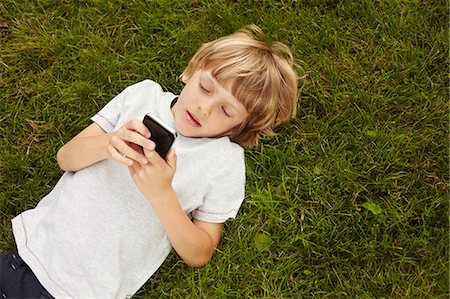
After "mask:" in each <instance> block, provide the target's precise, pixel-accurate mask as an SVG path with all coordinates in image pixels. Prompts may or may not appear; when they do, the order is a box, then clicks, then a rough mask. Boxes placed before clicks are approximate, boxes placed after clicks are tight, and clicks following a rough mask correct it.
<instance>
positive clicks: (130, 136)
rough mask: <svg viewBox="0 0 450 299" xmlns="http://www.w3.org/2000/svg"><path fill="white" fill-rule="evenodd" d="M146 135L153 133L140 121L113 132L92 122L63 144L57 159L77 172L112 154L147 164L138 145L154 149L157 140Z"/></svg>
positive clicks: (121, 159)
mask: <svg viewBox="0 0 450 299" xmlns="http://www.w3.org/2000/svg"><path fill="white" fill-rule="evenodd" d="M145 136H150V132H149V131H148V129H147V127H145V125H144V124H142V122H141V121H139V120H132V121H129V122H128V123H126V124H124V125H123V126H122V127H121V128H120V129H119V130H117V131H114V132H111V133H107V132H105V131H104V130H103V129H102V128H101V127H100V126H99V125H98V124H96V123H92V124H91V125H89V126H88V127H86V128H85V129H84V130H83V131H81V132H80V133H78V134H77V135H76V136H75V137H74V138H72V139H71V140H70V141H69V142H67V143H66V144H65V145H63V146H62V147H61V148H60V149H59V151H58V153H57V155H56V159H57V161H58V165H59V167H60V168H61V169H62V170H65V171H77V170H80V169H82V168H85V167H87V166H90V165H92V164H95V163H97V162H99V161H101V160H104V159H106V158H109V157H110V158H112V159H113V160H115V161H117V162H119V163H122V164H127V165H132V164H133V162H134V161H138V162H140V163H144V164H145V163H147V162H148V161H147V159H146V158H145V156H144V155H143V153H142V152H139V151H138V150H136V148H138V147H136V146H135V145H134V144H136V145H140V146H143V147H145V148H147V149H154V143H153V142H152V141H150V140H149V139H148V138H147V137H145Z"/></svg>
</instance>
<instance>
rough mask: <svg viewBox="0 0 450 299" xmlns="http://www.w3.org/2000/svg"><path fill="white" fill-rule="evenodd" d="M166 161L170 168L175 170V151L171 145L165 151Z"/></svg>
mask: <svg viewBox="0 0 450 299" xmlns="http://www.w3.org/2000/svg"><path fill="white" fill-rule="evenodd" d="M166 162H167V164H169V166H170V168H172V169H173V170H174V171H175V169H176V166H177V153H176V152H175V149H174V148H173V147H171V148H170V150H169V152H168V153H167V157H166Z"/></svg>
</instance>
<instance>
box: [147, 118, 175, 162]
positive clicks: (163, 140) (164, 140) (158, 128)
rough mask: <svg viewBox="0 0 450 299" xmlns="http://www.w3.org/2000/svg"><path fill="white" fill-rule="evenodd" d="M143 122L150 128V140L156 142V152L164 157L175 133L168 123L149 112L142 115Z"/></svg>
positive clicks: (173, 139)
mask: <svg viewBox="0 0 450 299" xmlns="http://www.w3.org/2000/svg"><path fill="white" fill-rule="evenodd" d="M143 123H144V125H145V126H146V127H147V128H148V129H149V130H150V134H151V136H150V140H152V141H153V142H154V143H155V144H156V149H155V150H156V152H157V153H158V154H159V155H160V156H161V157H162V158H163V159H165V158H166V156H167V153H168V152H169V149H170V147H171V146H172V143H173V142H174V141H175V137H176V136H177V133H176V132H175V130H174V129H172V128H171V127H170V126H169V125H167V124H166V123H164V122H163V121H162V120H160V119H159V118H157V117H156V116H154V115H152V114H150V113H149V114H147V115H146V116H145V117H144V120H143Z"/></svg>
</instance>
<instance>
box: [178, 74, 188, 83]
mask: <svg viewBox="0 0 450 299" xmlns="http://www.w3.org/2000/svg"><path fill="white" fill-rule="evenodd" d="M180 79H181V82H183V83H184V84H186V83H187V81H189V78H188V77H187V76H186V74H185V73H182V74H181V76H180Z"/></svg>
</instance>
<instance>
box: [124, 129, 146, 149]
mask: <svg viewBox="0 0 450 299" xmlns="http://www.w3.org/2000/svg"><path fill="white" fill-rule="evenodd" d="M149 134H150V133H149ZM117 137H118V138H120V139H122V140H124V141H126V142H128V143H134V144H137V145H139V146H141V147H144V148H147V149H149V150H152V149H154V148H155V143H154V142H153V141H151V140H150V139H148V138H147V137H145V136H143V135H141V133H140V132H137V131H133V130H132V129H128V128H125V130H122V131H121V132H120V133H119V136H117Z"/></svg>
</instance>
